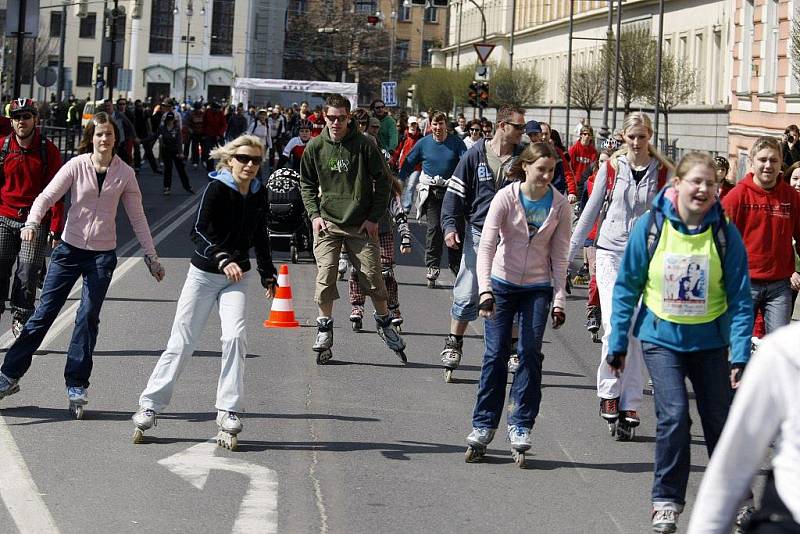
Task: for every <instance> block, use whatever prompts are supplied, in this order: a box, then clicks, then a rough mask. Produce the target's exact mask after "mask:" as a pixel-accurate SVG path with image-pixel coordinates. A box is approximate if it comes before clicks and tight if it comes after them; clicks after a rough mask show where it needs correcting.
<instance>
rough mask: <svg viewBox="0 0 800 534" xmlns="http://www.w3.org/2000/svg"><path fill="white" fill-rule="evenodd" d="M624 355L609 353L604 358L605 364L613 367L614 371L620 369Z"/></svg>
mask: <svg viewBox="0 0 800 534" xmlns="http://www.w3.org/2000/svg"><path fill="white" fill-rule="evenodd" d="M625 356H626V355H625V354H611V353H609V354H608V356H606V363H608V365H610V366H611V367H613V368H614V369H619V368H620V367H622V359H623V358H624V357H625Z"/></svg>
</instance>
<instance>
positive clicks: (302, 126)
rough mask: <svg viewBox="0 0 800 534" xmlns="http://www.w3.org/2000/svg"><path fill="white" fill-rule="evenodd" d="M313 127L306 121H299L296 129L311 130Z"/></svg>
mask: <svg viewBox="0 0 800 534" xmlns="http://www.w3.org/2000/svg"><path fill="white" fill-rule="evenodd" d="M313 127H314V124H313V123H312V122H311V121H310V120H308V119H303V120H301V121H300V124H299V126H298V127H297V129H298V130H311V129H312V128H313Z"/></svg>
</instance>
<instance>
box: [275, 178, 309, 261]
mask: <svg viewBox="0 0 800 534" xmlns="http://www.w3.org/2000/svg"><path fill="white" fill-rule="evenodd" d="M266 186H267V233H268V234H269V237H270V243H271V245H272V249H273V250H282V251H286V250H288V251H289V254H290V255H291V257H292V263H297V262H298V261H300V252H309V253H310V254H311V257H312V259H313V257H314V255H313V251H312V245H313V240H312V239H311V221H309V220H308V215H307V214H306V210H305V207H304V206H303V199H302V197H301V196H300V175H299V174H298V173H297V171H295V170H293V169H288V168H284V169H278V170H277V171H275V172H273V173H272V175H270V177H269V178H268V179H267V183H266ZM284 244H288V247H287V246H283V245H284Z"/></svg>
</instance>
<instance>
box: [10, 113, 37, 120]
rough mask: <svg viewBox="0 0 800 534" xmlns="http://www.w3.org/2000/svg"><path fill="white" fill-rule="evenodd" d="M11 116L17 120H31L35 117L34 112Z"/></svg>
mask: <svg viewBox="0 0 800 534" xmlns="http://www.w3.org/2000/svg"><path fill="white" fill-rule="evenodd" d="M11 118H12V119H14V120H15V121H29V120H31V119H32V118H33V113H19V114H17V115H11Z"/></svg>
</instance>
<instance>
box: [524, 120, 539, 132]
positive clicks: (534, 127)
mask: <svg viewBox="0 0 800 534" xmlns="http://www.w3.org/2000/svg"><path fill="white" fill-rule="evenodd" d="M525 133H526V134H536V133H542V127H541V126H540V125H539V123H538V122H537V121H528V122H527V123H525Z"/></svg>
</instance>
